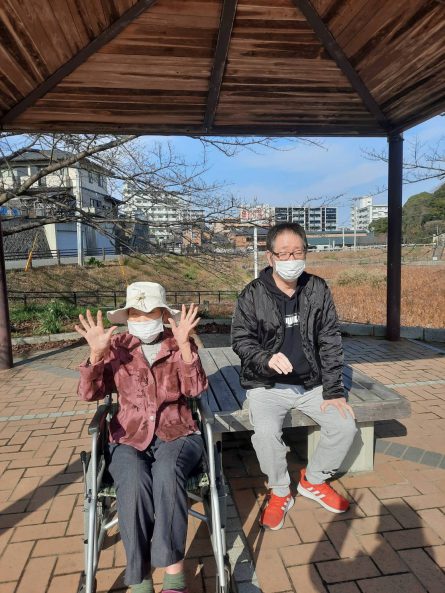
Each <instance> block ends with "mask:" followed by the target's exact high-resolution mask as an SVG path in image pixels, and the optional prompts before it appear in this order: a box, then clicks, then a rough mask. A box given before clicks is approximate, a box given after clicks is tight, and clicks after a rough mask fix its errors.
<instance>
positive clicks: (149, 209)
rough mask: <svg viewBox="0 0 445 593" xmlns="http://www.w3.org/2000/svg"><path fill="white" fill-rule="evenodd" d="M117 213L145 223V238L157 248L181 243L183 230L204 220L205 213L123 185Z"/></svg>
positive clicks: (177, 199)
mask: <svg viewBox="0 0 445 593" xmlns="http://www.w3.org/2000/svg"><path fill="white" fill-rule="evenodd" d="M119 212H120V213H121V214H122V215H124V216H125V217H129V218H135V219H138V220H139V221H146V222H147V223H148V224H147V226H146V227H145V234H146V237H147V238H149V240H150V241H151V242H154V243H156V244H158V245H162V246H167V245H171V244H172V243H174V242H176V243H178V245H179V244H181V243H182V239H181V236H182V234H183V232H184V230H185V228H187V227H190V226H191V225H192V224H194V223H195V222H196V221H197V222H198V223H201V222H202V221H203V219H204V210H198V209H194V208H190V206H189V204H188V203H186V202H185V201H184V200H182V199H181V198H180V197H176V196H173V195H170V194H167V193H161V192H159V193H158V194H157V195H155V194H152V195H146V194H144V193H142V192H141V191H140V190H135V189H133V188H132V187H131V185H128V184H127V185H126V187H125V189H124V192H123V203H122V204H121V205H120V206H119Z"/></svg>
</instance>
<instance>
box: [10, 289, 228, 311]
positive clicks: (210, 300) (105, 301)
mask: <svg viewBox="0 0 445 593" xmlns="http://www.w3.org/2000/svg"><path fill="white" fill-rule="evenodd" d="M238 294H239V292H238V291H236V290H174V291H171V290H168V291H167V302H168V303H169V304H173V305H177V304H182V303H186V304H188V303H196V304H198V305H201V304H208V305H216V304H221V303H227V302H234V301H235V300H236V298H237V297H238ZM125 295H126V291H125V290H95V291H26V292H24V291H19V290H9V291H8V296H9V301H10V302H11V303H13V302H19V303H20V302H21V303H22V304H23V306H24V307H26V306H28V305H29V304H31V303H41V302H45V301H51V300H61V301H65V302H67V303H70V304H72V305H75V306H78V307H87V306H93V305H95V306H97V305H100V306H101V307H107V306H110V307H111V306H113V307H114V308H117V307H119V306H120V305H121V303H123V302H124V301H125Z"/></svg>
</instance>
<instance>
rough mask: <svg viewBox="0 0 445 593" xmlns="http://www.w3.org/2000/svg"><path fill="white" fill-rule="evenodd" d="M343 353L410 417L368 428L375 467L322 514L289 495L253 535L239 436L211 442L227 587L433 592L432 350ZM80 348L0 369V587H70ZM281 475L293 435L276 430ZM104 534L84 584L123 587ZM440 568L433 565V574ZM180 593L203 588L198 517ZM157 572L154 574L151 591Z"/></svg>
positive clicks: (77, 493) (115, 552)
mask: <svg viewBox="0 0 445 593" xmlns="http://www.w3.org/2000/svg"><path fill="white" fill-rule="evenodd" d="M345 351H346V357H347V360H348V362H350V363H352V364H354V366H357V368H359V369H361V370H363V371H364V372H366V373H367V374H369V375H370V376H372V377H374V378H376V379H378V380H379V381H382V382H383V383H385V384H386V385H389V386H391V387H392V388H394V389H396V390H397V391H398V392H399V393H401V394H403V395H404V396H405V397H407V398H408V399H409V400H410V402H411V405H412V416H411V417H410V418H408V419H405V420H403V422H395V421H393V422H390V421H389V422H382V423H379V424H378V426H377V430H376V432H377V436H378V440H377V453H376V465H375V471H374V472H369V473H364V474H360V475H356V476H348V477H343V478H341V479H340V480H338V481H337V482H336V487H337V488H339V489H340V490H342V491H343V492H345V493H346V495H347V496H348V497H349V498H350V500H351V502H352V506H351V510H350V511H348V513H347V514H343V515H332V514H330V513H328V512H327V511H325V510H324V509H321V508H319V507H318V506H317V505H316V503H314V502H312V501H309V500H306V499H302V498H301V497H298V498H297V501H296V504H295V506H294V507H293V509H292V510H291V512H290V513H289V515H288V517H287V519H286V522H285V525H284V527H283V529H282V530H281V531H279V532H266V533H263V532H261V531H260V530H259V529H258V525H257V519H258V516H259V512H260V506H261V504H262V501H263V499H264V494H265V487H264V476H262V475H261V473H260V471H259V468H258V464H257V462H256V459H255V455H254V453H253V451H252V449H251V446H250V442H249V439H248V436H247V435H241V436H240V435H236V436H232V437H230V438H228V439H227V440H226V442H225V452H224V465H225V472H226V476H227V478H228V482H229V488H230V495H229V507H228V517H229V518H228V534H227V541H228V545H229V555H230V557H231V559H232V562H233V564H234V567H235V575H236V578H237V581H238V590H239V593H258V592H259V591H263V592H264V593H287V592H291V591H292V592H294V593H295V592H296V593H300V592H302V593H311V592H316V593H399V592H400V593H401V592H403V593H408V592H409V593H426V592H428V593H443V591H445V576H444V574H443V570H442V569H443V568H444V567H445V543H444V540H445V457H444V453H445V444H444V438H443V434H445V357H444V355H443V353H440V352H439V351H438V350H436V349H432V348H429V347H427V346H425V345H423V344H418V343H414V342H410V341H407V340H404V341H401V342H399V343H389V342H386V341H384V340H375V339H372V338H347V339H345ZM85 356H86V348H85V347H76V348H68V349H64V350H58V351H54V352H51V353H44V354H40V355H38V356H35V357H33V358H32V359H31V360H29V361H22V362H20V363H19V364H17V365H16V366H15V367H14V368H13V369H10V370H8V371H3V372H2V373H0V402H1V412H0V445H1V449H0V473H1V476H0V511H1V516H0V593H60V592H63V593H76V591H77V586H78V582H79V573H80V571H81V570H82V568H83V552H82V510H81V508H82V501H83V493H82V475H81V467H80V462H79V453H80V451H81V450H83V449H87V450H88V449H89V442H90V441H89V437H88V436H87V427H88V423H89V421H90V419H91V414H92V412H93V410H94V408H95V404H86V403H85V402H81V401H78V400H77V397H76V395H75V392H76V385H77V370H76V369H77V366H78V364H79V363H80V362H81V360H82V359H83V358H85ZM288 438H289V439H290V445H291V447H292V452H291V453H290V455H289V461H290V467H291V475H292V478H293V479H294V480H296V478H297V471H298V469H299V468H300V467H301V466H302V463H303V461H302V457H301V456H302V454H303V453H302V451H301V448H300V446H299V444H301V442H302V441H301V439H302V434H301V433H298V432H295V433H292V435H288ZM124 565H125V558H124V553H123V549H122V544H121V542H120V539H119V537H118V534H117V533H112V534H110V536H109V537H107V540H106V543H105V549H104V551H103V552H102V555H101V559H100V570H99V573H98V593H102V592H106V591H111V590H113V591H114V590H120V591H125V590H126V589H125V587H123V584H122V575H123V570H124ZM441 567H442V569H441ZM187 572H188V575H189V585H190V593H204V592H211V591H213V590H214V573H215V569H214V563H213V559H212V556H211V553H210V544H209V540H208V536H207V532H206V528H205V526H204V525H200V524H199V522H198V521H197V520H196V519H193V518H191V519H190V527H189V535H188V554H187ZM161 581H162V574H161V571H156V572H155V583H156V590H157V591H158V590H160V588H161V586H160V583H161Z"/></svg>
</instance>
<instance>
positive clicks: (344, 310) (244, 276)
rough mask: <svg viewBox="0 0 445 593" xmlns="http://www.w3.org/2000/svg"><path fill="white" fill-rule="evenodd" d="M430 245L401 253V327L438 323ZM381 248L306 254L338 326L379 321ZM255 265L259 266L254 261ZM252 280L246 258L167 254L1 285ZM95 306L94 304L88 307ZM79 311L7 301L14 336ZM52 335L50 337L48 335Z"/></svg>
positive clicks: (439, 283)
mask: <svg viewBox="0 0 445 593" xmlns="http://www.w3.org/2000/svg"><path fill="white" fill-rule="evenodd" d="M431 255H432V250H431V248H429V247H418V248H414V249H413V248H404V249H403V260H404V265H403V267H402V324H403V325H410V326H415V325H420V326H424V327H444V326H445V261H442V262H440V263H436V264H435V265H429V264H430V263H431ZM385 260H386V251H385V250H384V249H369V250H363V251H356V252H354V251H350V252H349V251H348V252H324V253H313V252H312V253H309V255H308V261H307V269H308V271H310V272H312V273H314V274H317V275H319V276H322V277H323V278H325V279H326V280H327V281H328V282H329V285H330V287H331V289H332V292H333V294H334V299H335V303H336V306H337V309H338V312H339V316H340V318H341V319H342V320H344V321H356V322H362V323H378V324H383V323H384V322H385V317H386V264H385ZM259 264H260V268H261V267H262V266H263V265H265V258H264V256H262V257H260V262H259ZM252 277H253V257H252V255H249V256H246V257H236V258H233V257H222V256H221V257H218V258H212V257H208V256H202V257H199V258H185V257H181V256H167V257H163V258H155V259H151V260H149V261H140V260H138V259H135V258H126V259H125V263H124V265H123V266H120V265H119V264H118V263H116V262H110V263H106V265H105V266H103V267H94V266H92V267H89V266H87V267H85V268H83V269H81V270H80V269H79V268H78V267H77V266H60V267H57V266H51V267H47V268H36V269H34V270H31V271H29V272H26V273H25V272H23V271H20V270H13V271H9V272H8V274H7V280H8V288H9V289H10V290H18V291H25V292H28V291H95V290H125V287H126V282H134V281H137V280H148V281H153V282H160V283H161V284H163V285H164V286H165V287H166V288H167V290H172V291H173V290H240V289H241V288H242V287H243V286H244V285H245V284H246V283H247V282H248V281H249V280H251V279H252ZM92 304H95V303H92ZM232 310H233V303H227V304H225V305H220V306H218V305H210V309H209V311H208V316H212V315H215V316H218V315H230V314H231V312H232ZM77 314H78V309H76V308H75V307H73V306H71V307H70V306H58V305H53V306H52V307H49V305H47V306H43V307H42V306H40V307H39V306H35V307H34V308H33V307H29V308H28V309H26V310H23V307H20V306H17V305H14V304H12V303H11V320H12V323H13V324H14V327H15V329H16V330H17V332H18V333H21V334H23V333H26V334H30V333H37V332H41V333H49V332H48V331H47V330H48V328H50V327H53V328H55V327H56V326H57V325H58V326H59V327H60V329H59V331H64V330H66V329H70V328H71V327H72V320H73V319H74V318H75V317H76V315H77ZM51 333H56V332H51Z"/></svg>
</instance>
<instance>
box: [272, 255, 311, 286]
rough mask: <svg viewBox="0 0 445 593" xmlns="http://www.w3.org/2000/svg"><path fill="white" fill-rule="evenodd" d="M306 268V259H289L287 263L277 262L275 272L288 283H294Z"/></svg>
mask: <svg viewBox="0 0 445 593" xmlns="http://www.w3.org/2000/svg"><path fill="white" fill-rule="evenodd" d="M305 267H306V262H305V261H304V259H288V260H287V261H280V260H276V261H275V265H274V268H275V271H276V273H277V274H278V276H280V277H281V278H283V280H286V281H287V282H293V281H295V280H297V278H299V277H300V276H301V274H302V273H303V271H304V268H305Z"/></svg>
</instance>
